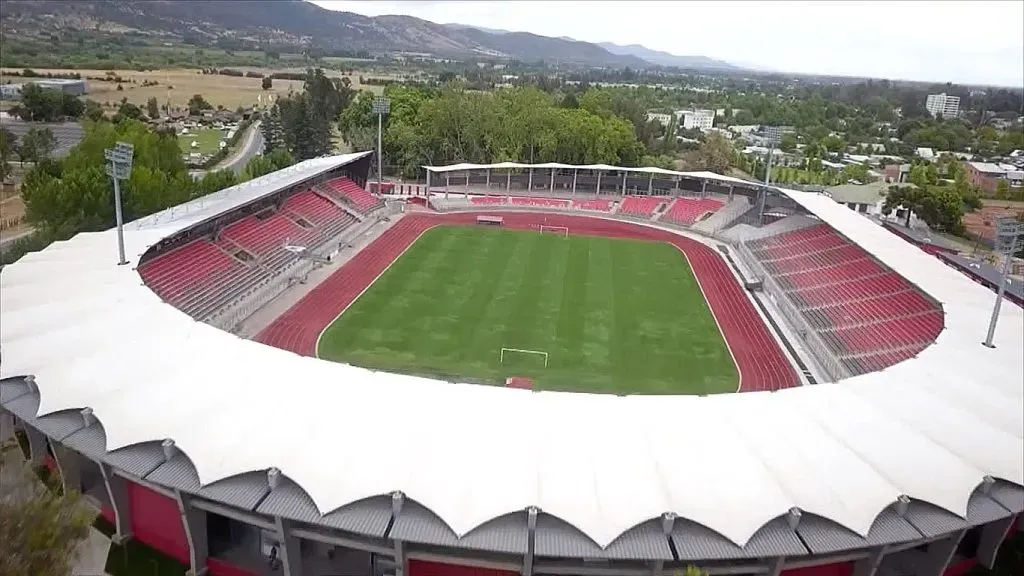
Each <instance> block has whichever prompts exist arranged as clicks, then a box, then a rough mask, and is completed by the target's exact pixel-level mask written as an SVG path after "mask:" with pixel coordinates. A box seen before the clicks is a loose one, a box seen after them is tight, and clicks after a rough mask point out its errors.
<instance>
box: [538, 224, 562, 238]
mask: <svg viewBox="0 0 1024 576" xmlns="http://www.w3.org/2000/svg"><path fill="white" fill-rule="evenodd" d="M545 232H547V233H548V234H559V235H563V236H565V237H566V238H568V237H569V228H568V226H548V225H547V224H541V225H540V233H541V234H543V233H545Z"/></svg>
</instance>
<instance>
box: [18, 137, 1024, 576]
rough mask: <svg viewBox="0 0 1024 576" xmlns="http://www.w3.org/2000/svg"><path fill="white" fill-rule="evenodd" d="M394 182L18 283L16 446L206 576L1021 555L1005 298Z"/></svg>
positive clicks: (853, 239)
mask: <svg viewBox="0 0 1024 576" xmlns="http://www.w3.org/2000/svg"><path fill="white" fill-rule="evenodd" d="M371 159H372V158H371V154H370V153H358V154H349V155H341V156H332V157H323V158H317V159H312V160H307V161H304V162H301V163H299V164H296V165H294V166H292V167H289V168H287V169H284V170H281V171H278V172H275V173H273V174H269V175H267V176H263V177H260V178H257V179H255V180H252V181H249V182H247V183H244V184H241V185H238V186H235V187H232V188H229V189H226V190H222V191H220V192H217V193H215V194H213V195H210V196H207V197H204V198H200V199H196V200H193V201H190V202H189V203H187V204H184V205H181V206H177V207H175V208H172V209H169V210H165V211H163V212H160V213H156V214H153V215H150V216H147V217H145V218H142V219H140V220H137V221H135V222H132V223H129V224H127V225H126V226H125V232H124V242H125V249H126V253H127V255H128V260H129V262H128V263H127V264H126V265H118V264H117V258H116V257H115V254H116V252H115V248H116V245H117V240H116V234H115V231H114V230H109V231H105V232H97V233H83V234H79V235H77V236H75V237H74V238H72V239H71V240H68V241H66V242H57V243H55V244H53V245H51V246H50V247H48V248H47V249H45V250H42V251H40V252H36V253H31V254H28V255H26V256H25V257H23V258H22V259H21V260H20V261H18V262H17V263H15V264H13V265H10V266H8V267H6V268H4V270H3V272H2V274H0V290H2V298H0V314H2V318H3V320H2V322H0V359H2V362H0V407H2V408H0V426H2V430H0V439H5V440H6V439H7V438H9V437H10V436H11V435H13V434H15V433H20V434H23V435H24V436H25V437H27V440H28V449H29V452H30V458H31V459H32V460H33V461H34V462H36V463H40V464H46V465H50V466H52V467H53V468H54V470H55V471H57V472H58V473H59V475H60V478H61V479H62V481H63V483H64V486H65V488H66V489H68V488H70V489H78V490H80V491H81V492H82V493H83V494H85V495H86V496H87V497H88V498H89V499H90V500H92V501H93V502H94V503H95V504H96V506H97V507H98V508H99V509H100V511H101V514H102V515H103V516H104V517H106V518H107V519H108V520H109V521H110V522H111V523H112V524H114V526H115V527H116V534H115V539H116V540H118V541H123V540H128V539H135V540H138V541H140V542H142V543H144V544H146V545H148V546H150V547H152V548H154V549H156V550H159V551H160V552H162V553H164V554H166V555H168V556H171V557H173V558H175V559H177V560H178V561H179V562H181V563H183V564H185V565H187V566H189V567H190V568H191V573H193V574H203V573H208V574H216V575H232V576H233V575H243V574H274V573H283V574H288V575H292V576H295V575H317V576H319V575H346V576H348V575H352V576H355V575H359V576H363V575H366V576H370V575H374V576H376V575H382V574H401V575H408V576H470V575H473V576H485V575H486V576H506V575H513V574H522V575H525V576H530V575H538V576H540V575H544V576H555V575H580V576H583V575H595V576H598V575H600V576H612V575H614V576H619V575H621V576H633V575H654V576H659V575H671V574H677V573H682V572H683V571H684V570H686V569H687V568H688V567H691V566H696V567H699V568H700V569H702V570H704V571H706V572H707V573H709V574H723V575H725V574H729V575H743V574H751V575H753V574H759V575H760V574H767V575H770V576H778V575H779V574H786V575H793V576H796V575H800V576H803V575H805V574H806V575H811V574H813V575H816V576H817V575H821V576H833V575H835V576H850V575H853V576H873V575H874V574H880V575H881V574H884V575H888V576H896V575H904V574H905V575H921V576H932V575H934V576H939V575H944V574H946V575H951V576H952V575H956V574H961V573H963V572H964V571H965V570H967V569H969V568H971V567H973V566H974V565H976V564H980V565H984V566H991V565H992V563H993V562H994V558H995V554H996V552H997V550H998V548H999V546H1000V544H1001V543H1002V542H1003V541H1004V540H1005V539H1006V538H1008V537H1009V536H1010V535H1012V534H1014V533H1015V532H1016V531H1017V530H1021V529H1024V515H1022V514H1021V513H1022V511H1024V460H1022V458H1021V455H1022V454H1024V385H1022V382H1024V361H1022V350H1024V311H1022V310H1021V308H1019V307H1017V306H1015V305H1013V304H1010V303H1005V304H1004V305H1003V306H1002V309H1001V312H1000V318H999V325H998V330H997V332H996V335H995V340H994V343H995V346H994V347H991V348H990V347H986V346H983V345H982V341H983V340H984V337H985V332H986V329H987V326H988V321H989V317H990V314H991V311H992V305H993V301H994V294H993V293H992V291H991V290H989V289H988V288H986V287H984V286H982V285H979V284H976V283H974V282H972V281H971V280H970V279H968V278H967V277H966V276H964V275H962V274H961V273H960V272H958V271H956V270H955V269H953V268H951V267H948V266H946V265H945V264H943V263H942V261H940V260H939V259H937V258H936V257H934V256H932V255H930V254H928V253H926V252H924V251H922V250H921V249H919V248H918V247H916V246H914V245H912V244H910V243H908V242H906V241H905V240H903V239H902V238H900V237H899V236H897V235H895V234H893V233H891V232H889V231H888V230H886V229H885V228H883V227H881V226H878V225H876V224H875V223H873V222H872V221H870V220H868V219H866V218H864V217H862V216H860V215H858V214H857V213H855V212H853V211H851V210H849V209H847V208H846V207H844V206H842V205H840V204H837V203H835V202H833V201H832V200H831V199H829V198H826V197H822V196H819V195H815V194H811V193H804V192H797V191H791V190H786V189H778V188H771V189H767V188H764V187H762V186H759V185H757V184H755V183H751V182H747V181H744V180H739V179H735V178H729V177H724V176H719V175H717V174H713V173H701V172H697V173H687V172H674V171H668V170H660V169H655V168H621V167H614V166H605V165H595V166H571V165H561V164H542V165H526V164H513V163H505V164H496V165H488V166H482V165H469V164H460V165H454V166H445V167H425V169H426V171H427V174H428V180H427V185H426V186H425V187H422V186H414V187H413V189H414V191H415V193H414V194H413V195H411V196H410V195H409V194H405V195H401V194H394V195H386V196H384V197H381V196H377V195H375V194H371V193H370V192H367V190H366V188H367V173H368V170H369V166H370V162H371ZM392 192H409V190H408V189H406V186H404V185H403V186H400V187H399V189H397V190H392ZM328 360H334V361H328ZM487 384H492V385H487ZM531 388H532V390H531ZM271 551H273V552H271ZM270 556H272V557H273V558H274V559H275V561H274V562H268V557H270Z"/></svg>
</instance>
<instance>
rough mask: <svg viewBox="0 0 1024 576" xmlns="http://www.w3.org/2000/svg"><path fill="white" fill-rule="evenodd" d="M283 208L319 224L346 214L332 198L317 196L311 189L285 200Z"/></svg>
mask: <svg viewBox="0 0 1024 576" xmlns="http://www.w3.org/2000/svg"><path fill="white" fill-rule="evenodd" d="M283 208H284V209H285V210H287V211H288V212H291V213H292V214H295V215H296V216H301V217H302V218H304V219H306V220H307V221H308V222H309V223H311V224H315V225H317V226H323V225H324V224H328V223H331V222H333V221H334V220H337V219H339V218H342V217H344V216H346V214H345V211H344V210H342V209H341V208H338V207H337V206H335V205H334V204H333V203H332V202H331V201H330V200H328V199H326V198H323V197H321V196H317V195H316V194H315V193H314V192H312V191H311V190H306V191H305V192H299V193H298V194H295V195H294V196H291V197H290V198H288V200H286V201H285V203H284V206H283Z"/></svg>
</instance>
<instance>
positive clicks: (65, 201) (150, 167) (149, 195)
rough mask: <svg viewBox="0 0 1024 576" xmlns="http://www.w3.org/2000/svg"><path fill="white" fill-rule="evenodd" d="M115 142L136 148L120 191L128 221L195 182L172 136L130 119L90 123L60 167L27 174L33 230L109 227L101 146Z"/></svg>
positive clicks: (186, 193) (25, 193)
mask: <svg viewBox="0 0 1024 576" xmlns="http://www.w3.org/2000/svg"><path fill="white" fill-rule="evenodd" d="M119 141H120V142H127V143H129V144H131V145H132V146H133V147H134V149H135V157H134V161H133V166H132V176H131V178H130V179H129V180H128V181H127V182H126V183H125V185H124V186H123V187H122V189H121V191H122V201H123V206H124V212H125V220H126V221H130V220H132V219H135V218H139V217H142V216H145V215H147V214H151V213H153V212H155V211H157V210H162V209H164V208H167V207H168V206H173V205H176V204H180V203H182V202H184V201H185V200H188V198H189V197H190V195H191V191H192V190H193V188H194V186H195V184H194V183H193V181H192V179H191V178H190V177H189V175H188V171H187V170H186V169H185V163H184V162H183V161H182V159H181V150H180V148H179V147H178V142H177V140H176V138H175V137H174V135H173V134H167V133H155V132H152V131H151V130H149V129H148V128H147V127H146V126H145V125H144V124H142V123H140V122H138V121H134V120H125V121H123V122H121V123H118V124H112V123H108V122H97V123H89V124H86V126H85V133H84V135H83V137H82V140H81V141H80V142H79V143H78V145H77V146H75V147H74V148H73V149H72V150H71V151H70V152H69V154H68V155H67V157H65V158H64V159H63V160H62V161H61V162H60V164H59V166H50V165H49V164H48V163H46V162H41V163H40V164H38V165H36V167H35V168H33V169H32V170H30V171H29V173H28V174H26V176H25V180H24V182H22V187H21V192H22V199H23V200H24V202H25V213H26V217H27V218H28V220H29V222H31V223H32V224H33V225H34V226H35V227H36V228H43V229H47V230H70V231H71V233H75V232H83V231H96V230H104V229H107V228H109V227H110V226H112V225H113V223H114V206H113V202H112V201H111V194H110V192H111V185H110V179H109V178H108V177H107V175H106V174H105V172H104V168H103V166H104V150H105V149H107V148H112V147H113V146H114V144H115V143H117V142H119Z"/></svg>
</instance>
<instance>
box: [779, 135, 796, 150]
mask: <svg viewBox="0 0 1024 576" xmlns="http://www.w3.org/2000/svg"><path fill="white" fill-rule="evenodd" d="M779 150H782V151H783V152H793V151H795V150H796V134H793V133H792V132H787V133H785V134H783V135H782V137H781V139H780V140H779Z"/></svg>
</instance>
